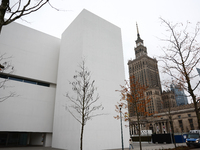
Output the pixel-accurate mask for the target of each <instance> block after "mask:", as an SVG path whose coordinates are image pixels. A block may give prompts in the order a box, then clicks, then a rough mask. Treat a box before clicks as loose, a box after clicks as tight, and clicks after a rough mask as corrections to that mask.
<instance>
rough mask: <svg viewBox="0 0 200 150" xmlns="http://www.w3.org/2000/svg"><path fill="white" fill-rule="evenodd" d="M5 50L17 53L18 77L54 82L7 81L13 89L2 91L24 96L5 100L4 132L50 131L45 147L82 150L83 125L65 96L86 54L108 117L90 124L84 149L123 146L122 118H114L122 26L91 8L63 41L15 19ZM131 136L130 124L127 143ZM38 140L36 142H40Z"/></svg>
mask: <svg viewBox="0 0 200 150" xmlns="http://www.w3.org/2000/svg"><path fill="white" fill-rule="evenodd" d="M0 53H1V54H3V53H6V55H8V56H13V57H12V64H13V65H14V66H15V72H14V73H13V75H14V76H16V77H22V78H24V79H31V80H35V81H41V82H45V83H49V84H50V86H49V87H44V86H39V85H33V84H28V83H24V82H18V81H13V80H10V81H9V82H7V83H6V84H8V85H11V86H12V88H6V89H5V90H2V89H0V92H1V94H3V93H6V91H8V90H10V91H15V92H16V93H17V94H18V96H17V97H14V98H10V99H8V100H6V101H4V102H2V103H0V120H1V121H0V132H2V131H6V132H33V133H45V134H46V139H45V143H44V146H52V147H55V148H61V149H69V150H77V149H79V143H80V127H81V126H80V124H79V123H78V122H77V121H76V120H75V119H74V118H73V117H72V116H71V115H70V114H69V113H68V111H66V110H65V105H66V104H67V103H68V101H67V99H66V97H64V94H65V93H66V92H70V93H72V92H71V87H70V85H69V83H68V81H72V77H73V75H74V74H75V70H78V69H79V68H78V64H79V63H80V62H81V61H82V58H84V59H85V60H86V66H87V67H88V69H89V70H90V71H91V72H92V79H94V80H95V85H96V86H97V88H98V93H99V95H100V99H99V101H98V104H100V103H101V104H102V105H103V106H104V110H103V111H102V113H104V114H105V115H102V116H98V117H96V118H94V119H93V120H90V121H88V122H87V124H86V126H85V130H84V146H83V147H84V149H85V150H94V149H95V150H98V149H99V150H102V149H114V148H120V147H121V131H120V122H119V120H115V119H114V118H113V116H115V115H116V112H115V105H116V104H117V101H119V99H120V97H119V93H117V92H115V90H117V89H119V88H120V86H119V85H120V84H123V83H124V79H125V75H124V62H123V51H122V39H121V31H120V28H118V27H117V26H115V25H113V24H111V23H109V22H107V21H105V20H104V19H102V18H100V17H98V16H96V15H94V14H92V13H90V12H89V11H87V10H83V11H82V12H81V13H80V14H79V16H78V17H77V18H76V19H75V20H74V21H73V22H72V23H71V25H70V26H69V27H68V28H67V29H66V30H65V31H64V32H63V34H62V38H61V39H58V38H55V37H52V36H49V35H46V34H44V33H41V32H38V31H36V30H33V29H30V28H27V27H25V26H22V25H19V24H17V23H13V24H11V25H8V26H6V27H4V28H3V31H2V33H1V35H0ZM1 94H0V95H1ZM36 135H37V134H36ZM52 135H53V136H52ZM128 138H129V135H128V128H124V141H125V142H124V144H125V146H128ZM37 139H39V138H35V141H34V142H36V143H37V142H39V141H37ZM32 142H33V141H32Z"/></svg>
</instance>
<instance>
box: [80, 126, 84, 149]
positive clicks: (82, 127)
mask: <svg viewBox="0 0 200 150" xmlns="http://www.w3.org/2000/svg"><path fill="white" fill-rule="evenodd" d="M83 130H84V124H83V123H82V126H81V138H80V150H83Z"/></svg>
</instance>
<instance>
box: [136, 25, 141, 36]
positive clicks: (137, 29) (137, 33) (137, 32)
mask: <svg viewBox="0 0 200 150" xmlns="http://www.w3.org/2000/svg"><path fill="white" fill-rule="evenodd" d="M136 28H137V36H138V37H140V34H139V29H138V24H137V22H136Z"/></svg>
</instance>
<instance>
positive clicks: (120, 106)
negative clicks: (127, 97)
mask: <svg viewBox="0 0 200 150" xmlns="http://www.w3.org/2000/svg"><path fill="white" fill-rule="evenodd" d="M119 109H120V123H121V139H122V150H124V142H123V128H122V114H121V113H122V112H121V109H122V105H119Z"/></svg>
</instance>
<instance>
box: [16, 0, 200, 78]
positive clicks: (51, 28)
mask: <svg viewBox="0 0 200 150" xmlns="http://www.w3.org/2000/svg"><path fill="white" fill-rule="evenodd" d="M51 3H52V5H53V6H55V7H56V8H59V9H61V10H66V11H56V10H54V9H52V8H51V7H50V6H45V7H44V8H42V9H41V10H39V11H38V12H36V13H34V14H31V15H29V16H27V17H24V18H23V19H24V20H26V21H28V22H29V23H27V22H25V21H22V20H19V21H17V22H20V23H22V24H24V25H26V26H29V27H31V28H34V29H37V30H40V31H42V32H45V33H47V34H50V35H53V36H56V37H60V36H61V34H62V32H63V31H64V30H65V29H66V28H67V27H68V25H69V24H70V23H71V22H72V21H73V20H74V19H75V17H76V16H77V15H78V14H79V13H80V12H81V11H82V10H83V9H87V10H89V11H91V12H92V13H94V14H96V15H97V16H100V17H102V18H103V19H105V20H107V21H109V22H111V23H113V24H115V25H116V26H118V27H120V28H121V32H122V43H123V51H124V62H125V70H126V71H125V72H126V77H128V70H127V65H126V64H127V62H128V60H129V59H131V58H132V59H133V58H135V55H134V47H135V40H136V38H137V36H136V35H137V33H136V32H137V31H136V22H137V23H138V26H139V32H140V36H141V38H142V39H143V40H144V45H145V46H146V47H147V52H148V55H149V56H150V57H156V56H157V55H159V54H161V53H162V51H161V47H162V46H164V43H162V42H161V41H160V40H159V38H160V37H163V33H165V29H166V28H164V26H163V25H161V21H160V20H159V17H162V18H163V19H165V20H168V21H172V22H174V23H176V22H182V23H186V22H187V21H190V22H191V23H192V25H194V26H195V24H196V23H197V22H198V21H199V18H200V1H199V0H51ZM198 40H199V39H198ZM160 70H161V69H160ZM160 76H161V79H162V78H163V75H162V74H160Z"/></svg>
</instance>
